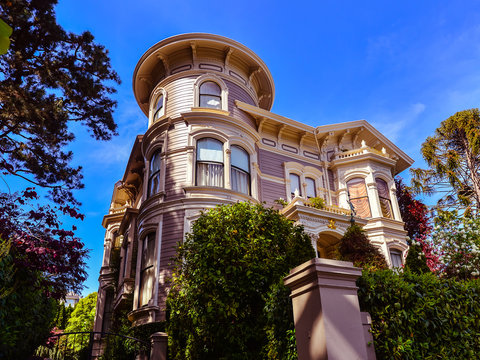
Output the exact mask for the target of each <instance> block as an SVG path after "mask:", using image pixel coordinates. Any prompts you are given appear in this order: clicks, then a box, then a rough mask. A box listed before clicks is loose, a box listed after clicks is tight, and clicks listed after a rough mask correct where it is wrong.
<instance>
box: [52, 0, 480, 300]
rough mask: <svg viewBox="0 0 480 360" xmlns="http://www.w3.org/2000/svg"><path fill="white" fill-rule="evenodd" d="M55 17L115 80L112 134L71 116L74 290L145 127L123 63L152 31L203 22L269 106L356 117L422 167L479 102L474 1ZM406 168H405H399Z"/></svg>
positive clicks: (337, 118) (138, 10) (187, 7)
mask: <svg viewBox="0 0 480 360" xmlns="http://www.w3.org/2000/svg"><path fill="white" fill-rule="evenodd" d="M59 2H60V3H59V5H58V6H57V8H56V9H57V17H58V22H59V23H60V24H61V25H62V26H63V27H64V28H65V29H67V30H69V31H73V32H77V33H78V32H82V31H84V30H89V31H91V32H92V33H93V35H94V36H95V38H96V41H97V42H99V43H101V44H103V45H104V46H105V47H106V48H107V49H108V50H109V51H110V56H111V59H112V65H113V68H114V69H115V70H116V71H117V72H118V73H119V75H120V77H121V79H122V85H121V86H119V87H118V93H117V94H116V95H115V98H116V99H117V101H118V103H119V105H118V108H117V109H116V111H115V114H114V117H115V119H116V122H117V124H118V125H119V136H118V137H116V138H115V139H113V140H112V141H110V142H103V143H101V142H95V141H94V140H92V139H91V138H89V136H88V134H87V133H86V132H85V131H84V130H83V129H82V128H81V127H78V126H75V127H74V128H73V129H74V130H75V132H76V135H77V140H76V142H75V143H74V144H73V145H72V149H73V151H74V163H75V164H81V165H82V166H83V168H84V172H83V174H84V181H85V185H86V186H85V189H84V190H82V191H79V192H77V197H78V198H79V199H80V201H82V203H83V207H82V210H83V212H84V213H85V214H86V219H85V221H83V222H82V223H80V224H77V226H78V228H79V230H78V235H79V236H80V237H81V238H82V239H83V241H84V242H85V244H86V246H87V247H88V248H90V249H91V253H90V259H89V260H88V266H89V269H88V272H89V278H88V280H87V282H86V283H85V285H86V289H85V290H84V292H83V294H84V295H86V294H88V293H89V292H91V291H96V290H97V287H98V281H97V279H98V274H99V269H100V265H101V259H102V254H103V236H104V229H103V228H102V227H101V221H102V217H103V215H104V214H105V213H106V212H107V211H108V207H109V204H110V199H111V195H112V190H113V184H114V183H115V182H116V181H117V180H119V179H120V178H121V177H122V176H123V173H124V169H125V165H126V162H127V160H128V155H129V152H130V149H131V146H132V145H133V141H134V139H135V136H136V135H137V134H141V133H144V132H145V131H146V129H147V119H146V117H145V116H144V115H143V114H142V113H141V111H140V110H139V108H138V106H137V105H136V102H135V100H134V97H133V93H132V86H131V79H132V73H133V69H134V67H135V65H136V63H137V61H138V59H139V58H140V56H141V55H142V54H143V53H144V52H145V51H146V50H147V49H148V48H149V47H150V46H152V45H153V44H155V43H156V42H158V41H160V40H162V39H164V38H166V37H169V36H173V35H176V34H180V33H187V32H209V33H215V34H219V35H223V36H227V37H230V38H232V39H234V40H237V41H239V42H241V43H243V44H244V45H246V46H247V47H249V48H251V49H252V50H253V51H255V52H256V53H257V54H258V55H259V56H260V57H261V58H262V59H263V60H264V62H265V63H266V64H267V66H268V67H269V68H270V71H271V73H272V76H273V79H274V81H275V88H276V96H275V101H274V105H273V109H272V111H273V112H275V113H278V114H281V115H283V116H287V117H290V118H292V119H294V120H297V121H301V122H304V123H307V124H310V125H312V126H318V125H324V124H331V123H336V122H345V121H351V120H358V119H366V120H367V121H369V122H370V123H371V124H372V125H374V126H375V127H377V129H379V130H380V131H382V132H383V133H384V134H385V135H386V136H387V137H389V138H390V139H391V140H392V141H394V142H395V143H396V144H397V145H398V146H399V147H400V148H401V149H403V150H404V151H405V152H406V153H407V154H408V155H410V156H411V157H412V158H414V159H415V161H416V164H415V165H414V166H422V161H421V157H420V154H419V151H420V146H421V144H422V142H423V141H424V140H425V138H426V137H427V136H429V135H431V134H432V133H433V131H434V129H435V128H436V127H437V126H438V125H439V123H440V122H441V121H442V120H444V119H446V118H447V117H449V116H450V115H452V114H454V113H455V112H457V111H460V110H463V109H468V108H472V107H478V106H479V103H478V99H479V96H480V66H479V59H480V22H479V19H480V2H479V1H465V2H461V1H458V2H453V1H438V0H436V1H403V2H400V1H396V2H393V1H361V2H360V1H311V2H305V1H296V2H293V1H242V2H235V3H233V2H232V3H231V2H227V1H170V2H168V1H142V0H139V1H135V2H132V1H118V0H117V1H110V0H102V1H98V0H95V1H94V0H83V1H75V0H60V1H59ZM403 175H404V176H408V174H403Z"/></svg>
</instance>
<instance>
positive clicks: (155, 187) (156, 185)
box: [147, 150, 161, 197]
mask: <svg viewBox="0 0 480 360" xmlns="http://www.w3.org/2000/svg"><path fill="white" fill-rule="evenodd" d="M160 153H161V150H157V151H155V153H154V154H153V155H152V158H151V159H150V171H149V175H148V194H147V197H150V196H153V195H155V194H156V193H158V192H159V191H160Z"/></svg>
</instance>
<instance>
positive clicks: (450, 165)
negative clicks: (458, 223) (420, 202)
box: [411, 109, 480, 211]
mask: <svg viewBox="0 0 480 360" xmlns="http://www.w3.org/2000/svg"><path fill="white" fill-rule="evenodd" d="M421 151H422V155H423V158H424V159H425V161H426V162H427V164H428V167H429V168H428V169H412V170H411V172H412V176H413V179H412V183H413V186H414V188H415V189H416V190H417V191H418V192H421V193H426V194H433V193H435V192H438V191H442V192H445V195H444V196H443V197H442V198H441V199H440V200H439V201H438V206H439V207H440V208H445V207H447V208H454V209H473V210H474V211H478V209H479V205H480V177H479V169H480V158H479V154H480V112H479V110H478V109H470V110H464V111H460V112H457V113H456V114H455V115H453V116H451V117H449V118H448V119H447V120H445V121H442V123H441V124H440V127H438V128H437V129H436V130H435V135H434V136H430V137H428V138H427V140H426V141H425V142H424V143H423V144H422V150H421Z"/></svg>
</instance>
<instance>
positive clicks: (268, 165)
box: [258, 149, 322, 199]
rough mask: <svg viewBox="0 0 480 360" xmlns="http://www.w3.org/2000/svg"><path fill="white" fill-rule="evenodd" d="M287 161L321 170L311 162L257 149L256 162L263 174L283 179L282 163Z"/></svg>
mask: <svg viewBox="0 0 480 360" xmlns="http://www.w3.org/2000/svg"><path fill="white" fill-rule="evenodd" d="M288 161H294V162H297V163H299V164H302V165H303V166H312V167H314V168H316V169H319V170H322V168H321V167H320V166H318V165H315V164H313V163H312V162H308V161H301V160H298V159H296V158H292V157H289V156H285V155H281V154H278V153H275V152H271V151H267V150H263V149H259V150H258V164H259V166H260V171H261V172H262V173H263V174H268V175H272V176H277V177H280V178H282V179H283V178H284V177H285V170H284V166H283V163H285V162H288ZM277 199H278V198H277Z"/></svg>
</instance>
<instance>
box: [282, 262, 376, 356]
mask: <svg viewBox="0 0 480 360" xmlns="http://www.w3.org/2000/svg"><path fill="white" fill-rule="evenodd" d="M361 275H362V271H361V269H360V268H356V267H354V266H353V264H352V263H351V262H346V261H337V260H328V259H319V258H316V259H312V260H310V261H307V262H306V263H304V264H302V265H300V266H297V267H296V268H294V269H292V270H291V271H290V274H289V275H288V276H287V277H286V278H285V279H284V282H285V285H286V286H288V287H289V288H290V289H291V291H292V293H291V295H290V296H291V298H292V302H293V316H294V320H295V333H296V339H297V351H298V359H299V360H326V359H328V360H340V359H342V360H343V359H348V360H354V359H362V360H363V359H369V357H368V355H367V346H368V345H367V340H366V339H365V336H364V330H363V322H362V316H361V314H360V306H359V303H358V296H357V287H356V285H355V281H356V280H357V278H358V277H360V276H361ZM370 359H371V358H370Z"/></svg>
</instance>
